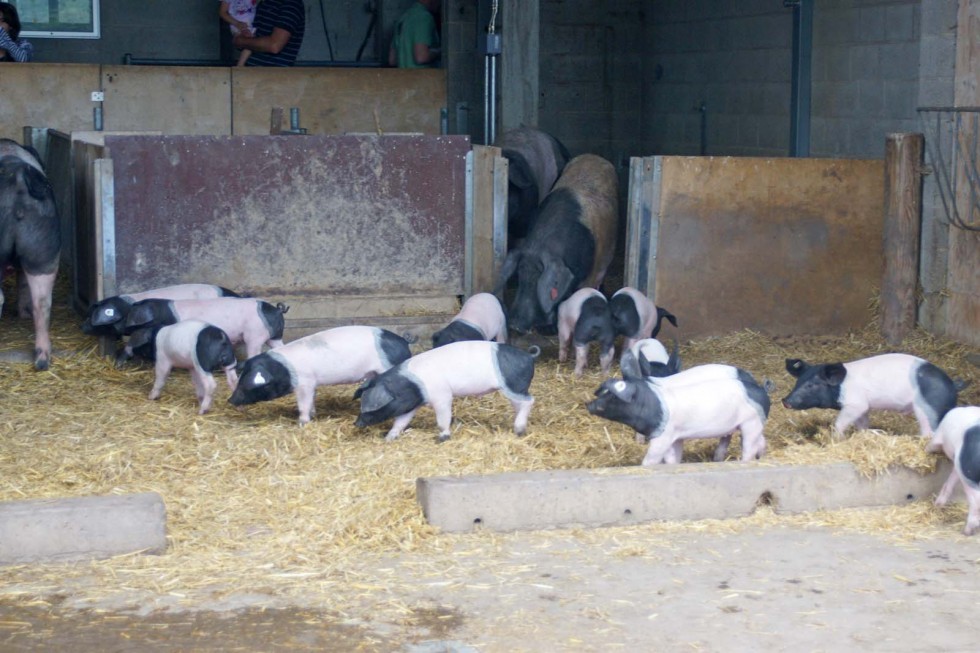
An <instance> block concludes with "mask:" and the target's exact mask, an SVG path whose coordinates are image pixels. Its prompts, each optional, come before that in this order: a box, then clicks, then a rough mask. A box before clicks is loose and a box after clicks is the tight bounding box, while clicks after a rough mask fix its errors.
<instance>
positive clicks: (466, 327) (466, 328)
mask: <svg viewBox="0 0 980 653" xmlns="http://www.w3.org/2000/svg"><path fill="white" fill-rule="evenodd" d="M465 340H486V337H485V336H484V335H483V334H482V333H480V331H479V330H478V329H477V328H475V327H474V326H472V325H470V324H467V323H466V322H463V321H461V320H453V321H452V322H450V323H449V324H447V325H446V327H445V328H443V329H439V330H438V331H436V332H435V333H433V334H432V348H433V349H435V348H436V347H442V346H443V345H448V344H450V343H453V342H463V341H465Z"/></svg>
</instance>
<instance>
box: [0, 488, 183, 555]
mask: <svg viewBox="0 0 980 653" xmlns="http://www.w3.org/2000/svg"><path fill="white" fill-rule="evenodd" d="M166 548H167V515H166V509H165V507H164V505H163V498H162V497H161V496H160V495H159V494H157V493H156V492H145V493H142V494H125V495H120V496H93V497H79V498H69V499H31V500H28V501H8V502H4V503H0V564H2V565H10V564H23V563H28V562H53V561H59V562H61V561H71V560H86V559H93V558H109V557H112V556H116V555H121V554H126V553H136V552H143V553H156V554H159V553H163V552H164V551H165V550H166Z"/></svg>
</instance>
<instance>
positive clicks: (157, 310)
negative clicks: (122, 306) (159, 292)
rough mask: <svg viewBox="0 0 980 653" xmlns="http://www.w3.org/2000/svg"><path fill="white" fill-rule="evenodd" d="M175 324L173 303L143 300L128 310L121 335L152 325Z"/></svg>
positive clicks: (162, 300) (160, 300)
mask: <svg viewBox="0 0 980 653" xmlns="http://www.w3.org/2000/svg"><path fill="white" fill-rule="evenodd" d="M176 323H177V314H176V313H175V312H174V308H173V302H172V301H169V300H166V299H144V300H143V301H140V302H136V303H135V304H133V305H132V306H130V308H129V313H128V314H127V315H126V325H125V327H124V328H123V333H125V334H130V333H132V332H133V331H135V330H136V329H141V328H143V327H147V326H150V325H151V324H152V325H156V326H167V325H168V324H176Z"/></svg>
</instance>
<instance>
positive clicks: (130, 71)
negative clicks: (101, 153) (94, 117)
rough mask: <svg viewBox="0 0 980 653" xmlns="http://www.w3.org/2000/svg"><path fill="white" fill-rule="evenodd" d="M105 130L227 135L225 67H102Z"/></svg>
mask: <svg viewBox="0 0 980 653" xmlns="http://www.w3.org/2000/svg"><path fill="white" fill-rule="evenodd" d="M102 88H103V90H104V92H105V102H104V104H103V120H104V124H105V127H104V128H105V129H106V130H107V131H137V130H143V131H145V130H151V129H152V130H156V131H159V132H161V133H164V134H230V133H231V114H230V112H229V107H230V106H231V69H230V68H199V67H193V68H190V67H182V66H103V68H102Z"/></svg>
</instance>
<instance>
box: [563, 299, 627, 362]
mask: <svg viewBox="0 0 980 653" xmlns="http://www.w3.org/2000/svg"><path fill="white" fill-rule="evenodd" d="M615 339H616V334H615V333H614V332H613V324H612V315H610V313H609V302H607V301H606V297H605V295H603V294H602V293H601V292H599V291H598V290H596V289H595V288H582V289H580V290H576V291H575V292H574V293H572V296H571V297H569V298H568V299H566V300H565V301H563V302H562V303H561V304H560V305H559V306H558V360H559V361H560V362H562V363H564V362H565V360H566V359H567V358H568V343H569V342H574V343H575V376H582V372H583V370H585V365H586V363H587V362H588V358H589V343H591V342H593V341H597V342H598V343H599V367H600V369H601V370H602V372H603V374H608V373H609V368H610V367H611V366H612V361H613V355H614V354H615V347H614V341H615Z"/></svg>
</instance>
